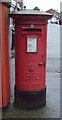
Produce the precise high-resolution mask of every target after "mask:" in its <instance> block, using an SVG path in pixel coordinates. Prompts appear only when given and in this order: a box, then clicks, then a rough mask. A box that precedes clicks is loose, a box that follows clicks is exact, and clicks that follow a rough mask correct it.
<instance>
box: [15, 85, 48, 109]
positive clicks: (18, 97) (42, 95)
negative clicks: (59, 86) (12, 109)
mask: <svg viewBox="0 0 62 120" xmlns="http://www.w3.org/2000/svg"><path fill="white" fill-rule="evenodd" d="M14 105H15V106H16V107H20V108H33V109H34V108H38V107H41V106H45V105H46V88H45V89H42V90H38V91H23V90H20V89H17V88H16V87H15V101H14Z"/></svg>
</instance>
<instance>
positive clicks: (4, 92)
mask: <svg viewBox="0 0 62 120" xmlns="http://www.w3.org/2000/svg"><path fill="white" fill-rule="evenodd" d="M0 10H1V11H0V12H1V21H0V22H1V32H0V35H1V36H0V37H1V39H0V43H1V44H0V50H1V51H0V65H1V66H0V68H1V69H0V100H1V101H0V107H6V106H7V105H8V103H9V100H10V75H9V74H10V69H9V39H8V38H9V37H8V33H9V28H8V11H9V8H8V7H7V6H6V5H4V4H0Z"/></svg>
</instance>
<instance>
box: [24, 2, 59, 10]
mask: <svg viewBox="0 0 62 120" xmlns="http://www.w3.org/2000/svg"><path fill="white" fill-rule="evenodd" d="M60 2H61V0H23V4H24V6H26V8H27V9H33V8H34V7H36V6H37V7H38V8H39V9H40V10H41V11H47V10H49V9H51V8H52V9H54V10H58V12H60Z"/></svg>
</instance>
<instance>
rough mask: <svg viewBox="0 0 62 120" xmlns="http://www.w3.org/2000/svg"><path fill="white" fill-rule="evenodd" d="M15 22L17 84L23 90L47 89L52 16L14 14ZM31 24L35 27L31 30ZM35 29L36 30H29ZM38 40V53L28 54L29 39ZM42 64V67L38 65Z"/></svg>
mask: <svg viewBox="0 0 62 120" xmlns="http://www.w3.org/2000/svg"><path fill="white" fill-rule="evenodd" d="M11 16H12V17H13V18H14V20H15V21H14V22H15V29H16V30H15V67H16V69H15V78H16V80H15V84H16V88H19V89H22V90H33V91H34V90H40V89H44V88H46V37H47V20H48V19H49V18H51V15H42V14H40V15H38V14H37V15H32V14H30V15H29V14H28V15H26V14H22V15H21V14H19V15H18V14H16V15H15V14H13V15H11ZM31 24H33V25H34V26H33V27H32V28H31ZM29 29H34V30H31V31H30V30H29ZM39 29H40V30H39ZM28 37H36V38H37V52H34V53H32V52H30V53H27V38H28ZM41 62H42V65H38V64H39V63H41Z"/></svg>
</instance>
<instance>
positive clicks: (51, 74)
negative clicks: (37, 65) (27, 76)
mask: <svg viewBox="0 0 62 120" xmlns="http://www.w3.org/2000/svg"><path fill="white" fill-rule="evenodd" d="M10 73H11V81H10V83H11V98H10V104H9V107H8V108H7V109H5V110H4V111H3V112H2V114H3V118H60V25H56V24H50V23H49V24H48V31H47V70H46V85H47V97H46V106H45V107H40V108H37V109H31V110H27V109H19V108H16V107H15V106H14V104H13V103H14V84H15V58H14V57H13V58H11V56H10Z"/></svg>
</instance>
